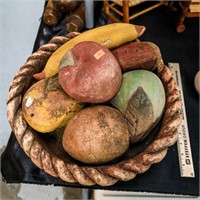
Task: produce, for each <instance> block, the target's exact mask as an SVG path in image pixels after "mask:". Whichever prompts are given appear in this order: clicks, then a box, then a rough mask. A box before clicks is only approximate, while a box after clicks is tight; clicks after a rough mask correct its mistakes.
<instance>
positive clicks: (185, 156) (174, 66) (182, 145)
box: [168, 63, 195, 177]
mask: <svg viewBox="0 0 200 200" xmlns="http://www.w3.org/2000/svg"><path fill="white" fill-rule="evenodd" d="M168 65H169V68H170V69H171V72H172V74H173V77H174V79H175V80H176V83H177V86H178V89H179V90H180V94H181V101H182V108H181V114H182V122H181V125H180V126H179V127H178V140H177V147H178V154H179V165H180V171H181V177H195V174H194V166H193V160H192V151H191V145H190V137H189V131H188V124H187V117H186V111H185V102H184V96H183V88H182V82H181V73H180V66H179V63H169V64H168Z"/></svg>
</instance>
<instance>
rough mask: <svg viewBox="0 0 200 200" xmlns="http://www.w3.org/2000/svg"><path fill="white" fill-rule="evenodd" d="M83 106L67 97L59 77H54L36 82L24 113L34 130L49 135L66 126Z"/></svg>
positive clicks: (24, 101) (27, 97)
mask: <svg viewBox="0 0 200 200" xmlns="http://www.w3.org/2000/svg"><path fill="white" fill-rule="evenodd" d="M83 106H84V104H83V103H81V102H78V101H76V100H74V99H72V98H71V97H70V96H69V95H67V94H66V93H65V92H64V90H63V89H62V88H61V86H60V85H59V84H58V76H53V77H51V78H49V79H43V80H40V81H38V82H36V83H35V84H33V85H32V86H31V87H30V88H29V89H28V90H27V92H26V93H25V95H24V98H23V102H22V113H23V115H24V118H25V119H26V121H27V123H28V124H29V125H30V126H31V127H32V128H33V129H35V130H37V131H39V132H41V133H48V132H51V131H54V130H55V129H57V128H60V127H63V126H66V124H67V122H68V121H69V119H70V118H71V117H72V116H74V114H76V113H77V112H78V111H79V110H80V109H82V108H83Z"/></svg>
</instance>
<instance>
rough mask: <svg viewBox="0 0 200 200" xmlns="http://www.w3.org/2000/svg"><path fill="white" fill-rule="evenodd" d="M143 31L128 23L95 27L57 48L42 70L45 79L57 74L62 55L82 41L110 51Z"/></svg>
mask: <svg viewBox="0 0 200 200" xmlns="http://www.w3.org/2000/svg"><path fill="white" fill-rule="evenodd" d="M144 31H145V27H144V26H137V25H133V24H128V23H114V24H108V25H105V26H101V27H97V28H94V29H91V30H88V31H85V32H83V33H81V34H80V35H78V36H76V37H75V38H73V39H71V40H70V41H68V42H67V43H65V44H64V45H62V46H61V47H59V48H58V49H57V50H56V51H55V52H54V53H53V54H52V55H51V57H50V58H49V60H48V61H47V63H46V66H45V68H44V71H43V73H44V76H45V78H48V77H51V76H53V75H54V74H57V73H58V67H59V64H60V61H61V59H62V58H63V56H64V54H65V53H66V52H67V51H68V50H69V49H70V48H72V47H74V45H76V44H78V43H79V42H82V41H94V42H98V43H100V44H102V45H104V46H105V47H107V48H109V49H112V48H115V47H117V46H120V45H122V44H125V43H127V42H130V41H132V40H135V39H137V38H138V37H140V36H141V35H142V34H143V32H144Z"/></svg>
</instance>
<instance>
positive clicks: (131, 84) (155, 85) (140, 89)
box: [111, 70, 166, 143]
mask: <svg viewBox="0 0 200 200" xmlns="http://www.w3.org/2000/svg"><path fill="white" fill-rule="evenodd" d="M165 100H166V98H165V90H164V87H163V84H162V82H161V80H160V79H159V77H158V76H157V75H156V74H154V73H153V72H151V71H147V70H133V71H130V72H126V73H124V74H123V81H122V85H121V88H120V90H119V91H118V93H117V94H116V96H115V97H114V98H113V99H112V100H111V104H112V105H113V106H114V107H116V108H117V109H118V110H120V111H121V112H122V113H123V114H124V115H125V118H126V120H127V123H128V126H129V132H130V133H131V136H132V138H131V141H132V142H133V143H134V142H137V141H140V140H142V139H144V138H145V137H146V136H147V135H148V134H149V133H150V131H151V130H152V128H153V127H155V125H156V124H157V122H158V121H159V119H160V118H161V116H162V113H163V111H164V107H165Z"/></svg>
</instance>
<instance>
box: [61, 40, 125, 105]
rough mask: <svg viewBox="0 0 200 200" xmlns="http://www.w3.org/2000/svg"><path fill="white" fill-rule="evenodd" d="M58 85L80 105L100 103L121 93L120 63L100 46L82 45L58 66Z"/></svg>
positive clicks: (73, 49) (72, 50) (68, 54)
mask: <svg viewBox="0 0 200 200" xmlns="http://www.w3.org/2000/svg"><path fill="white" fill-rule="evenodd" d="M59 69H60V71H59V83H60V84H61V86H62V88H63V89H64V90H65V92H66V93H67V94H69V95H70V96H71V97H73V98H74V99H76V100H78V101H82V102H88V103H101V102H106V101H108V100H110V99H111V98H112V97H113V96H114V95H115V94H116V93H117V92H118V90H119V88H120V85H121V81H122V73H121V68H120V66H119V63H118V62H117V60H116V58H115V57H114V56H113V54H112V53H111V52H110V50H109V49H107V48H105V47H104V46H102V45H101V44H99V43H96V42H91V41H86V42H80V43H79V44H77V45H75V46H74V47H73V48H72V49H70V50H69V51H68V52H67V53H66V54H65V56H64V57H63V59H62V61H61V63H60V66H59Z"/></svg>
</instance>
